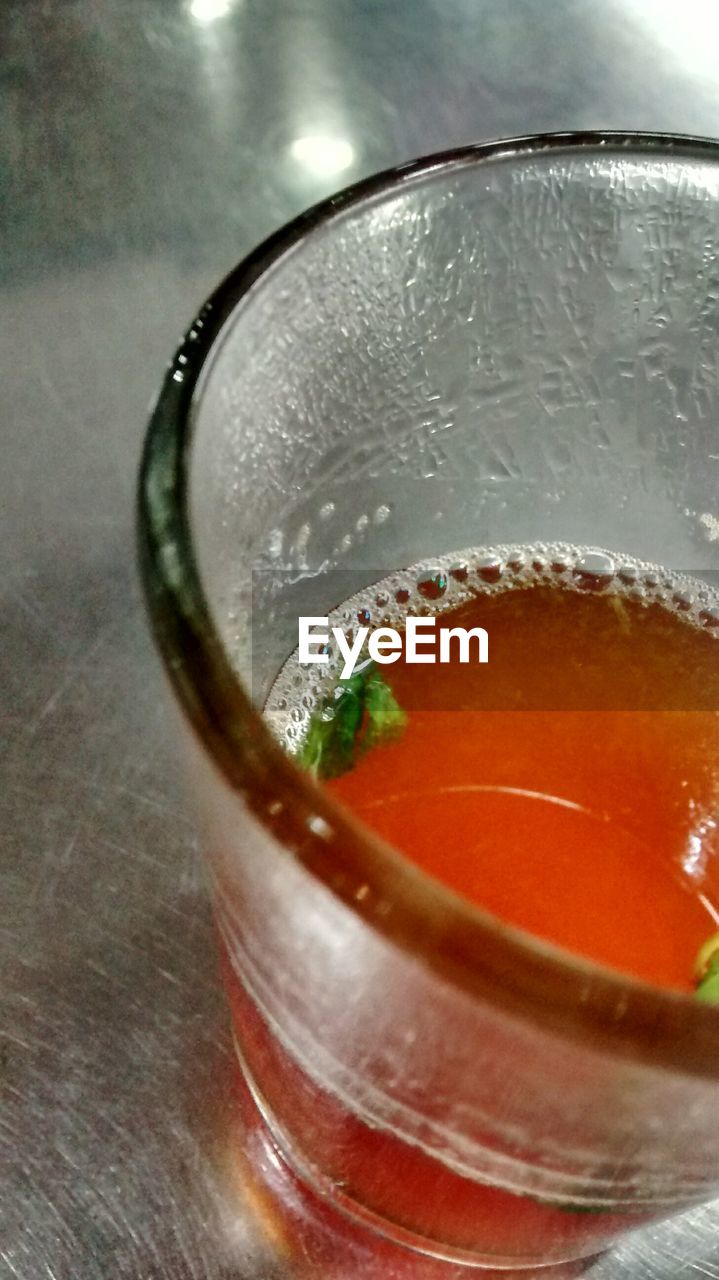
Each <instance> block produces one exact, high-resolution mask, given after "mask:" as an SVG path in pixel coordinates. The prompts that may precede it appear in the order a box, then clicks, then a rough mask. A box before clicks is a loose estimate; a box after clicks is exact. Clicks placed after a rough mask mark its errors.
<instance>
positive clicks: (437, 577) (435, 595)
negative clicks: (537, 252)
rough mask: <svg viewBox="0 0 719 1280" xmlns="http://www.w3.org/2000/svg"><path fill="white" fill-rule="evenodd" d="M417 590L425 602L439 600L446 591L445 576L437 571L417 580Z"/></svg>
mask: <svg viewBox="0 0 719 1280" xmlns="http://www.w3.org/2000/svg"><path fill="white" fill-rule="evenodd" d="M417 590H418V591H419V594H420V595H421V596H423V597H424V599H425V600H439V598H440V596H443V595H444V593H445V591H446V590H447V575H446V574H445V573H442V572H441V570H437V571H436V572H434V573H429V574H427V575H426V576H423V577H421V578H419V579H418V580H417Z"/></svg>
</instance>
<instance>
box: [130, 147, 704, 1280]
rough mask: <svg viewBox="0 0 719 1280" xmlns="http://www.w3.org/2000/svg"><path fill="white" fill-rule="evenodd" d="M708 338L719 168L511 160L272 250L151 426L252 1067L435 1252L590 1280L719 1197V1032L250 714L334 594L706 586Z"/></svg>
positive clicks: (277, 1106) (185, 689) (382, 201)
mask: <svg viewBox="0 0 719 1280" xmlns="http://www.w3.org/2000/svg"><path fill="white" fill-rule="evenodd" d="M718 335H719V147H717V146H716V145H714V144H712V143H709V142H706V141H701V140H692V139H684V138H667V137H658V136H653V135H619V134H609V135H588V134H584V135H561V136H558V135H556V136H552V137H542V138H528V139H522V140H517V141H511V142H501V143H495V144H491V145H486V146H477V147H469V148H465V149H463V150H461V151H457V152H454V153H448V154H445V155H439V156H435V157H431V158H429V159H427V160H422V161H418V162H417V163H414V164H410V165H406V166H404V167H402V168H400V169H397V170H395V171H393V172H390V173H387V174H383V175H380V176H379V177H376V178H371V179H369V180H368V181H365V182H362V183H360V184H359V185H357V186H355V187H353V188H351V189H350V190H348V191H346V192H344V193H342V194H340V195H339V196H337V197H335V198H333V199H331V200H329V201H327V202H325V203H324V204H323V205H321V206H319V207H318V208H316V209H314V210H311V211H310V212H309V213H308V214H306V215H304V216H303V217H301V218H299V219H298V220H296V221H295V222H293V223H292V224H291V225H290V226H289V227H287V228H285V229H284V230H282V231H280V232H279V233H277V234H276V235H274V236H273V237H272V238H271V239H270V240H269V241H267V242H266V243H265V244H264V245H263V246H261V247H260V248H259V249H258V250H257V251H256V252H255V253H253V254H252V255H251V257H249V258H248V259H247V260H246V261H245V262H243V263H242V264H241V265H240V266H239V267H238V268H237V269H236V270H235V271H234V272H233V273H232V274H231V275H230V276H229V277H228V278H227V280H225V282H224V283H223V284H222V285H221V286H220V287H219V288H218V290H217V291H216V293H215V294H214V295H213V296H212V298H211V299H210V301H209V302H208V303H207V305H206V306H205V307H204V308H203V309H202V311H201V312H200V314H199V316H198V318H197V320H196V321H195V323H194V324H193V325H192V327H191V329H190V330H189V332H188V334H187V336H186V338H185V340H184V342H183V344H182V346H181V348H180V350H179V352H178V353H177V355H176V357H175V359H174V362H173V363H172V365H171V367H170V369H169V371H168V373H167V376H166V379H165V383H164V386H163V388H162V391H161V394H160V398H159V402H158V405H157V408H156V410H155V413H154V417H153V419H152V424H151V427H150V432H149V436H148V440H147V446H146V451H145V457H144V464H143V470H142V479H141V495H140V506H141V514H140V534H141V536H140V542H141V558H142V566H143V574H144V581H145V587H146V593H147V600H148V604H149V610H150V614H151V618H152V624H153V628H154V631H155V635H156V638H157V641H158V644H159V648H160V651H161V653H162V656H163V659H164V662H165V665H166V669H167V673H168V675H169V677H170V680H171V682H172V684H173V685H174V688H175V691H176V693H177V695H178V698H179V702H180V704H181V707H182V709H183V712H184V722H185V724H186V727H187V729H188V733H187V743H188V750H189V752H190V755H191V772H192V777H193V780H194V782H195V783H196V787H197V794H198V798H199V811H200V814H201V821H202V825H203V833H204V841H205V848H206V852H207V862H208V867H209V873H210V881H211V886H212V892H213V897H214V905H215V910H216V916H217V921H218V926H219V936H220V939H221V952H222V957H223V963H224V968H225V974H226V981H227V990H228V994H229V1000H230V1005H231V1009H232V1015H233V1021H234V1028H235V1036H236V1041H237V1047H238V1053H239V1056H240V1060H241V1063H242V1068H243V1070H244V1072H245V1073H246V1076H247V1079H248V1080H249V1082H250V1086H251V1088H252V1090H253V1092H254V1096H255V1099H256V1101H257V1103H258V1106H259V1107H260V1108H261V1110H262V1112H263V1114H264V1115H265V1117H266V1119H267V1121H268V1123H269V1125H270V1126H271V1128H272V1130H273V1132H274V1134H275V1136H276V1139H277V1141H278V1143H279V1144H280V1146H281V1147H282V1149H283V1150H284V1152H285V1153H286V1155H287V1157H288V1159H289V1160H290V1161H291V1162H292V1163H293V1164H294V1165H295V1167H296V1168H298V1169H299V1170H300V1171H301V1172H302V1173H303V1174H304V1176H305V1177H307V1178H308V1179H311V1180H312V1181H313V1183H314V1184H315V1186H316V1187H319V1188H320V1190H322V1191H323V1193H324V1194H326V1195H327V1196H328V1197H330V1198H332V1199H333V1200H334V1201H335V1202H336V1203H338V1204H340V1205H341V1206H342V1207H343V1208H345V1209H346V1210H348V1211H349V1212H351V1213H352V1214H354V1215H355V1216H356V1217H358V1218H360V1219H363V1220H365V1221H366V1222H367V1223H368V1224H369V1225H370V1226H372V1227H373V1228H375V1229H376V1230H378V1231H380V1232H382V1233H384V1234H385V1235H387V1236H390V1237H392V1238H393V1239H394V1240H396V1241H399V1242H404V1243H405V1244H407V1245H408V1246H410V1247H412V1248H414V1249H415V1250H418V1251H420V1252H424V1253H425V1254H428V1255H431V1256H432V1257H434V1258H435V1259H440V1260H441V1259H447V1260H449V1261H450V1262H452V1263H454V1264H457V1263H462V1262H464V1263H467V1264H470V1265H474V1266H477V1267H483V1266H484V1267H492V1268H507V1269H512V1268H521V1267H531V1266H536V1265H538V1264H547V1263H551V1262H560V1261H563V1260H569V1259H572V1258H578V1257H582V1256H586V1255H589V1254H592V1253H596V1252H597V1251H598V1250H599V1249H600V1248H602V1247H603V1246H605V1245H606V1244H607V1243H608V1242H609V1241H611V1240H613V1239H615V1238H616V1237H617V1236H619V1235H621V1234H622V1233H624V1232H625V1231H627V1230H630V1229H631V1228H633V1227H635V1226H637V1225H640V1224H642V1223H644V1222H646V1221H648V1220H651V1219H653V1218H660V1217H666V1216H668V1215H670V1214H672V1213H674V1212H677V1211H678V1210H680V1209H681V1208H683V1207H684V1206H688V1205H691V1204H693V1203H696V1202H698V1201H702V1200H707V1199H709V1198H711V1197H712V1196H713V1195H714V1194H715V1193H717V1192H718V1191H719V1087H718V1081H719V1011H717V1010H716V1009H714V1008H711V1007H709V1006H707V1005H703V1004H701V1003H700V1002H698V1001H693V1000H692V999H691V998H689V997H688V996H687V997H685V996H683V995H681V994H672V993H669V992H663V991H660V990H659V989H654V988H652V987H650V986H647V985H643V984H642V983H640V982H638V981H632V980H630V979H624V978H622V977H621V976H618V975H617V974H615V973H612V972H609V971H606V970H603V969H602V968H601V967H599V966H596V965H592V964H589V963H588V962H584V961H581V960H579V959H574V958H572V957H570V956H569V955H567V954H564V953H562V952H560V951H559V950H556V949H553V948H552V947H550V946H547V945H544V944H541V943H540V942H538V941H536V940H534V939H533V938H531V937H529V936H527V935H525V934H523V933H521V932H520V931H518V930H513V929H510V928H507V927H503V926H501V925H500V924H498V922H497V921H496V920H494V919H493V918H492V917H490V916H489V915H487V914H484V913H483V912H481V911H480V910H478V909H476V908H474V907H472V906H470V905H469V904H465V903H464V902H462V901H461V900H460V899H458V898H457V897H455V896H454V895H452V894H451V893H450V892H449V891H448V890H445V889H444V888H443V887H442V886H441V885H439V884H438V883H436V882H435V881H433V880H432V879H430V878H429V877H428V876H426V875H425V874H423V873H422V872H420V871H419V870H417V869H416V868H414V867H413V866H412V865H411V864H410V862H409V861H408V860H407V859H405V858H403V857H402V856H400V855H399V854H398V853H397V852H395V851H394V850H393V849H391V848H389V847H387V846H386V845H384V844H382V843H381V842H380V841H379V840H378V839H377V838H375V837H374V836H373V835H372V834H371V833H370V832H369V831H368V830H365V829H363V828H362V826H361V825H360V824H359V823H358V822H357V821H356V820H354V819H353V818H352V816H351V815H350V814H348V813H347V812H345V811H344V810H343V809H342V808H341V807H340V806H339V805H338V804H337V803H335V802H333V800H332V799H331V797H330V796H329V795H328V794H327V793H326V792H325V791H324V790H323V789H322V787H321V786H319V785H316V784H315V783H314V782H313V781H311V779H310V778H309V777H308V776H306V775H304V774H303V773H301V772H300V771H299V770H298V769H297V768H296V767H295V765H294V764H293V763H292V760H291V759H290V758H289V757H288V756H287V755H286V754H285V753H284V752H283V751H282V750H281V748H280V747H279V746H278V744H277V743H276V742H275V740H274V739H273V737H272V736H271V734H270V732H269V731H268V728H267V725H266V723H265V722H264V721H263V719H262V716H261V714H260V709H261V705H262V702H263V699H264V698H265V696H266V693H267V690H268V688H269V686H270V684H271V682H272V680H273V677H274V676H275V674H276V672H277V670H278V668H279V667H280V665H281V663H282V662H283V660H284V659H285V658H286V656H287V655H288V653H289V652H290V651H291V650H292V649H293V647H294V645H295V644H296V640H297V617H298V614H301V613H305V614H324V613H327V612H328V611H329V609H330V608H332V607H333V606H334V605H336V604H337V603H338V602H339V601H340V600H341V599H342V593H341V592H339V591H338V582H340V581H342V576H341V575H342V574H344V573H345V572H346V574H347V582H348V583H350V584H351V590H356V589H357V588H358V586H361V585H363V584H369V583H371V582H373V581H377V579H378V578H379V577H381V576H382V575H383V574H384V573H386V572H387V571H388V570H390V569H394V568H396V567H399V566H403V565H409V564H412V563H415V562H417V561H419V560H421V559H423V558H427V557H433V556H437V555H439V554H441V553H444V552H450V551H451V550H453V549H455V548H459V547H465V546H470V545H487V544H496V543H502V542H505V543H517V542H520V543H532V542H536V541H537V540H545V541H558V540H561V541H565V542H568V543H578V544H581V545H593V546H603V547H608V548H610V549H612V548H616V549H617V550H618V551H621V552H624V553H627V554H630V555H633V556H636V557H638V558H642V559H647V560H651V561H654V562H660V563H662V564H664V565H667V566H671V567H675V568H679V567H681V568H682V569H685V570H690V571H692V572H693V573H695V574H698V575H701V574H703V573H704V574H706V573H708V572H713V571H715V570H716V568H717V566H718V565H719V487H718V479H719V382H718V364H717V342H718ZM338 575H340V576H339V577H338ZM346 594H349V592H346V593H345V595H346Z"/></svg>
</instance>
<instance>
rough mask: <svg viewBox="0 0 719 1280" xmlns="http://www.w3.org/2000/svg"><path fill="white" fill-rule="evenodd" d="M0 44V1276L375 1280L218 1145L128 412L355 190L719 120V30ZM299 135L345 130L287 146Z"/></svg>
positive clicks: (680, 8)
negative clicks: (290, 231) (395, 166)
mask: <svg viewBox="0 0 719 1280" xmlns="http://www.w3.org/2000/svg"><path fill="white" fill-rule="evenodd" d="M225 9H226V12H224V13H223V12H222V11H223V10H225ZM2 28H3V36H4V52H3V57H2V63H1V65H0V77H1V84H2V95H1V97H0V113H1V128H0V190H1V192H2V197H3V215H2V217H3V223H4V227H3V237H2V256H1V261H0V273H1V288H2V308H1V316H2V318H1V320H0V325H1V326H2V343H1V344H0V372H1V381H0V386H1V387H2V397H1V401H0V404H1V421H2V445H3V451H2V465H1V466H0V511H1V512H2V517H3V529H2V537H1V538H0V570H1V582H2V609H1V611H0V628H1V629H2V681H1V694H0V696H1V698H2V781H1V782H0V844H1V848H2V880H1V882H0V884H1V887H0V909H1V915H2V932H1V933H0V948H1V954H2V982H1V989H0V1000H1V1005H2V1015H1V1019H2V1034H3V1040H2V1046H3V1047H2V1056H1V1057H0V1087H1V1090H2V1095H1V1096H2V1102H1V1110H0V1171H1V1172H0V1176H1V1178H2V1196H1V1199H0V1277H1V1278H2V1280H5V1277H15V1278H17V1280H37V1278H38V1277H50V1280H86V1278H89V1277H93V1278H95V1277H98V1278H99V1277H102V1278H103V1280H104V1278H105V1277H109V1276H113V1277H118V1280H125V1278H128V1280H165V1278H167V1280H170V1277H172V1280H190V1278H193V1280H194V1278H195V1277H203V1278H207V1280H221V1278H222V1280H229V1278H230V1277H236V1278H237V1280H260V1278H261V1280H268V1278H269V1277H277V1278H278V1280H285V1278H288V1277H290V1276H293V1277H294V1276H299V1277H310V1276H331V1277H332V1278H333V1280H334V1278H335V1277H337V1276H343V1277H349V1276H350V1275H355V1274H357V1275H360V1274H361V1275H363V1277H364V1276H366V1275H369V1274H370V1273H371V1268H370V1267H369V1265H368V1264H367V1259H366V1255H363V1257H364V1261H363V1262H361V1263H360V1262H357V1257H359V1256H360V1255H359V1254H357V1253H356V1252H355V1253H353V1252H352V1250H351V1249H347V1250H344V1249H343V1246H342V1243H341V1239H340V1236H341V1233H340V1235H338V1236H337V1247H336V1250H335V1248H334V1243H333V1239H334V1238H333V1236H332V1231H331V1229H330V1227H329V1226H328V1227H326V1228H324V1227H318V1226H317V1224H316V1223H315V1225H314V1227H312V1228H311V1229H310V1228H309V1227H308V1234H307V1236H306V1239H305V1243H304V1244H302V1243H300V1244H299V1245H298V1246H297V1247H296V1249H295V1250H294V1261H292V1260H291V1255H292V1253H293V1250H292V1249H288V1247H287V1243H286V1241H287V1236H286V1234H285V1235H283V1233H282V1230H281V1228H280V1226H278V1223H277V1220H276V1214H275V1216H274V1217H273V1213H274V1211H270V1209H269V1208H268V1205H269V1200H268V1198H267V1195H266V1194H265V1193H264V1192H263V1191H262V1190H261V1188H259V1183H256V1182H254V1181H253V1179H252V1177H251V1176H250V1175H248V1174H247V1173H246V1171H245V1172H244V1173H243V1171H242V1170H243V1167H244V1166H242V1161H241V1159H240V1157H239V1155H237V1158H235V1157H233V1155H232V1143H233V1141H234V1136H233V1135H235V1133H236V1113H235V1111H234V1105H235V1104H234V1102H233V1099H232V1096H231V1092H230V1088H229V1065H230V1050H229V1044H228V1034H227V1026H226V1020H225V1016H224V1012H223V1006H222V1000H221V996H220V992H219V987H218V980H217V974H216V966H215V959H214V953H213V946H212V934H211V927H210V921H209V917H208V909H207V904H206V899H205V894H204V891H203V887H202V880H201V874H200V870H199V865H198V861H197V857H196V849H195V844H194V841H193V834H192V823H191V817H190V814H189V812H188V806H187V804H186V800H185V795H184V792H183V788H182V784H181V781H180V774H179V771H178V769H177V763H176V759H175V750H174V746H173V743H174V731H173V722H172V713H171V712H170V710H169V709H168V708H167V706H166V704H165V701H164V691H163V688H162V683H161V679H160V674H159V671H158V666H157V663H156V661H155V660H154V657H153V654H152V652H151V648H150V644H149V641H148V638H147V635H146V631H145V627H144V620H143V617H142V614H141V609H140V604H139V599H138V591H137V587H136V585H135V578H134V568H133V547H132V520H133V512H132V497H133V485H134V475H135V469H136V464H137V458H138V451H139V448H140V442H141V436H142V431H143V426H144V420H145V416H146V409H147V405H148V402H149V400H150V397H151V394H152V392H153V389H154V387H155V385H156V384H157V381H158V376H159V373H160V370H161V369H162V367H163V364H164V362H165V360H166V358H167V357H168V355H169V353H170V351H171V349H172V347H173V344H174V342H175V339H176V338H177V336H178V335H179V333H180V331H181V330H182V329H183V327H184V326H185V324H186V323H187V321H188V319H189V318H190V317H191V315H192V313H193V311H194V309H195V308H196V306H197V304H198V303H199V302H200V300H201V299H202V297H203V295H204V294H205V293H206V292H207V291H208V290H209V288H210V287H211V286H212V284H213V283H214V281H215V280H216V279H217V278H218V277H219V276H220V275H221V274H222V273H223V272H224V271H225V270H227V269H228V268H229V267H230V265H231V264H232V263H233V262H234V261H235V260H236V259H237V258H238V257H240V256H241V255H242V254H243V253H244V252H245V251H246V250H248V249H249V248H250V247H251V246H252V245H253V244H254V243H255V242H256V241H257V240H259V239H260V238H261V237H262V236H264V235H265V234H266V233H267V232H269V231H270V230H271V229H272V228H274V227H276V226H277V225H278V224H280V223H281V222H283V221H284V220H285V219H287V218H288V217H289V216H290V215H291V214H293V213H295V212H296V211H298V210H299V209H301V208H302V207H304V206H305V205H307V204H309V203H311V202H313V201H314V200H315V199H317V198H319V197H320V196H321V195H323V194H326V193H327V192H328V191H330V190H331V189H333V188H334V187H336V186H339V185H343V184H344V182H345V181H348V180H350V179H351V178H354V177H356V176H359V175H360V174H363V173H366V172H370V171H371V170H373V169H377V168H379V167H383V166H385V165H388V164H391V163H395V162H398V161H401V160H404V159H407V158H409V157H411V156H413V155H415V154H417V153H422V152H427V151H430V150H433V149H435V148H441V147H446V146H449V145H451V144H456V143H461V142H465V141H468V140H471V139H480V138H489V137H492V136H500V135H512V134H519V133H525V132H529V131H532V130H549V129H565V128H581V127H589V128H591V127H609V128H618V127H633V128H645V129H668V130H679V131H693V132H698V133H705V134H715V135H719V79H717V76H716V61H715V50H716V37H717V35H719V15H717V13H716V10H715V6H714V4H713V0H704V2H700V0H684V3H682V4H681V5H677V4H674V3H673V2H672V0H614V2H612V0H606V3H605V4H604V5H602V6H593V5H590V4H588V3H585V0H552V3H546V0H484V3H483V4H481V5H480V4H478V3H477V2H476V0H392V3H389V2H387V3H382V2H381V0H226V3H224V4H223V2H222V0H124V2H122V3H118V0H5V3H4V4H3V5H2ZM316 135H320V136H322V135H329V136H331V137H332V138H334V139H335V145H334V146H332V147H328V146H327V145H321V146H320V147H319V149H318V147H317V144H316V143H314V144H310V146H309V148H308V147H307V145H306V144H304V145H301V146H299V147H295V148H294V149H293V148H292V143H293V141H296V140H297V139H298V138H306V137H307V136H310V137H312V136H315V137H316ZM338 140H339V145H337V141H338ZM237 1150H238V1152H239V1148H238V1149H237ZM250 1150H251V1143H249V1141H248V1143H247V1148H246V1152H249V1151H250ZM245 1154H246V1153H245ZM242 1159H244V1156H243V1157H242ZM233 1161H234V1163H233ZM238 1161H239V1163H238ZM295 1212H299V1210H298V1209H297V1205H295ZM718 1223H719V1212H718V1211H717V1209H712V1208H710V1209H707V1210H703V1211H701V1212H698V1213H695V1214H693V1215H690V1216H688V1217H685V1218H682V1219H679V1220H677V1221H675V1222H674V1223H671V1224H668V1225H665V1226H663V1227H662V1228H658V1229H656V1230H655V1231H652V1232H650V1233H648V1234H644V1235H642V1236H639V1237H637V1238H636V1240H635V1241H633V1242H632V1243H631V1244H627V1245H626V1246H624V1247H622V1248H621V1249H619V1250H618V1251H617V1252H616V1253H615V1254H612V1255H609V1256H607V1257H605V1258H604V1259H602V1260H601V1261H599V1262H598V1263H594V1264H593V1265H592V1266H591V1268H590V1270H589V1271H588V1272H587V1274H588V1275H590V1276H591V1277H593V1280H620V1278H622V1277H627V1278H629V1277H631V1280H665V1278H666V1280H669V1278H670V1277H671V1278H672V1280H674V1277H676V1276H677V1275H678V1274H679V1273H681V1274H682V1276H687V1277H690V1276H719V1232H717V1224H718ZM322 1231H324V1232H325V1239H324V1243H323V1244H322V1246H321V1247H320V1245H319V1244H318V1243H317V1240H318V1238H319V1235H321V1234H322ZM313 1233H314V1235H313ZM310 1237H312V1240H313V1241H314V1243H312V1241H311V1240H310ZM299 1238H300V1240H301V1239H302V1236H301V1232H300V1237H299ZM333 1250H334V1253H333ZM360 1252H361V1251H360ZM333 1258H334V1260H333ZM328 1259H329V1261H328ZM353 1259H354V1261H353ZM412 1274H413V1276H419V1275H420V1271H419V1270H418V1269H416V1268H415V1269H414V1270H413V1272H412ZM386 1275H387V1276H389V1271H388V1270H387V1272H386Z"/></svg>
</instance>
